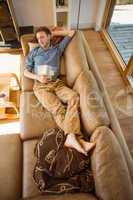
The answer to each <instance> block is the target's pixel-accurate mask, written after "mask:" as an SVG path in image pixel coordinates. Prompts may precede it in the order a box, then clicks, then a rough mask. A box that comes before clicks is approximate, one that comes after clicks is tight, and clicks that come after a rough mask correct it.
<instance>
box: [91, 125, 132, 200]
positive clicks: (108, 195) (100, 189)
mask: <svg viewBox="0 0 133 200" xmlns="http://www.w3.org/2000/svg"><path fill="white" fill-rule="evenodd" d="M91 141H95V142H96V148H95V149H94V151H93V153H92V155H91V166H92V171H93V173H94V179H95V188H96V194H97V196H98V197H99V198H100V199H103V200H112V199H120V200H125V199H128V200H131V199H132V197H133V185H132V182H131V177H130V175H129V171H128V167H127V163H126V161H125V158H124V155H123V153H122V150H121V148H120V145H119V143H118V141H117V139H116V138H115V136H114V134H113V132H112V131H111V130H110V129H109V128H107V127H105V126H101V127H99V128H97V129H96V130H95V131H94V133H93V135H92V137H91Z"/></svg>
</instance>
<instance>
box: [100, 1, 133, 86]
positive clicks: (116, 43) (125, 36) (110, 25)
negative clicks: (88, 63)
mask: <svg viewBox="0 0 133 200" xmlns="http://www.w3.org/2000/svg"><path fill="white" fill-rule="evenodd" d="M103 35H104V39H105V40H106V42H107V45H108V44H109V47H110V50H111V51H112V54H113V57H114V58H115V61H116V63H117V65H118V67H119V68H120V71H121V72H122V75H123V77H124V78H125V79H126V81H127V82H129V83H130V85H131V82H132V83H133V80H132V81H131V79H133V66H132V65H133V56H132V55H133V0H109V1H108V0H107V5H106V9H105V14H104V19H103ZM129 72H130V80H129V76H128V73H129ZM132 87H133V84H132Z"/></svg>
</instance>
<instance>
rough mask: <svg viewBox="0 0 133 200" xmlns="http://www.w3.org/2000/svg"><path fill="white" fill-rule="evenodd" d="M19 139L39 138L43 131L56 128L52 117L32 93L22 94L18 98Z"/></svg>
mask: <svg viewBox="0 0 133 200" xmlns="http://www.w3.org/2000/svg"><path fill="white" fill-rule="evenodd" d="M20 123H21V138H22V139H30V138H36V137H38V136H40V135H41V134H42V133H43V131H45V130H46V129H49V128H54V127H56V126H57V125H56V123H55V121H54V120H53V118H52V115H51V114H50V113H49V112H48V111H47V110H46V109H44V108H43V107H42V106H41V105H40V103H39V102H38V100H37V99H36V97H35V96H34V94H33V92H23V93H22V94H21V98H20Z"/></svg>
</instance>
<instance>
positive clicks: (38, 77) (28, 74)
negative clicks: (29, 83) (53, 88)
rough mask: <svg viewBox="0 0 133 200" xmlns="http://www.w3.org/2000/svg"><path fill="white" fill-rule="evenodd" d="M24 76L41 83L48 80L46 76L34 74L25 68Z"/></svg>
mask: <svg viewBox="0 0 133 200" xmlns="http://www.w3.org/2000/svg"><path fill="white" fill-rule="evenodd" d="M24 76H25V77H27V78H29V79H33V80H37V81H39V82H41V83H47V82H48V81H50V79H49V78H47V77H46V76H44V75H36V74H34V73H32V72H30V71H28V70H27V69H25V70H24Z"/></svg>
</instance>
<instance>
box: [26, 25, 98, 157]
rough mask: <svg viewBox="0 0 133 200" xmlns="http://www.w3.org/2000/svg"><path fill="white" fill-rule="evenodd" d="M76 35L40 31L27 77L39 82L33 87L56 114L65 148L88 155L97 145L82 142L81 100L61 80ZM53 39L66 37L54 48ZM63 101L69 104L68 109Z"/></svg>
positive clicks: (37, 32) (48, 108) (28, 59)
mask: <svg viewBox="0 0 133 200" xmlns="http://www.w3.org/2000/svg"><path fill="white" fill-rule="evenodd" d="M74 33H75V31H73V30H70V31H67V30H66V31H64V30H62V31H53V32H51V31H50V30H49V29H48V28H47V27H40V28H39V29H37V31H36V33H35V37H36V39H37V41H38V43H39V46H38V47H36V48H34V49H33V50H32V51H31V52H30V53H29V54H28V56H27V58H26V69H25V71H24V75H25V76H26V77H28V78H30V79H34V80H35V84H34V88H33V90H34V94H35V96H36V97H37V98H38V100H39V102H40V103H41V104H42V105H43V106H44V107H45V108H46V109H47V110H48V111H49V112H51V113H52V115H53V117H54V119H55V121H56V123H57V125H58V126H59V127H60V128H61V129H62V130H63V131H64V133H65V134H66V135H67V137H66V141H65V146H68V147H72V148H75V149H76V150H77V151H79V152H81V153H83V154H85V155H87V152H88V151H89V150H90V149H91V148H92V147H94V145H95V144H94V143H89V142H86V141H84V140H83V139H81V135H82V134H81V132H80V120H79V113H78V107H79V97H78V95H77V93H76V92H75V91H73V90H72V89H70V88H68V87H67V86H66V85H65V84H64V82H63V81H62V80H61V79H59V71H60V70H59V66H60V58H61V56H62V54H63V52H64V50H65V47H66V46H67V45H68V43H69V42H70V41H71V38H72V37H73V35H74ZM52 36H64V38H63V40H62V41H61V42H60V43H58V44H57V45H55V46H52V45H51V43H50V41H51V37H52ZM62 102H63V103H67V104H68V106H67V109H66V106H65V105H64V104H63V103H62Z"/></svg>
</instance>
